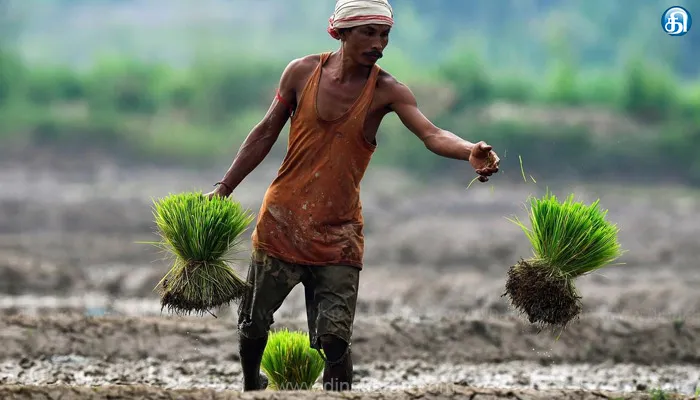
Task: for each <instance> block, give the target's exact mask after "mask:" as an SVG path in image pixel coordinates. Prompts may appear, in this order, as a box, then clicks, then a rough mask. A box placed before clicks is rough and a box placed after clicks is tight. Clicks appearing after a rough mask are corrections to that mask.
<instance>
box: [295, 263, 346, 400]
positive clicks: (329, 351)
mask: <svg viewBox="0 0 700 400" xmlns="http://www.w3.org/2000/svg"><path fill="white" fill-rule="evenodd" d="M309 272H310V273H309V274H308V277H307V280H306V282H304V285H305V286H306V289H307V292H306V300H307V316H308V319H309V332H310V333H311V346H312V347H314V348H316V349H323V352H324V354H325V358H326V367H325V370H324V373H323V376H324V378H323V386H324V389H326V390H334V391H342V390H351V389H352V375H353V366H352V356H351V351H350V347H351V337H352V330H353V323H354V318H355V309H356V305H357V294H358V287H359V274H360V270H359V269H358V268H355V267H352V266H347V265H328V266H323V267H310V268H309Z"/></svg>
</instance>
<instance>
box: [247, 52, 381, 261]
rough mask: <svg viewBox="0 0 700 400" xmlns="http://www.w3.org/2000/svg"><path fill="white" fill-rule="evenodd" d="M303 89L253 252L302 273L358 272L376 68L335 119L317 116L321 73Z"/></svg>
mask: <svg viewBox="0 0 700 400" xmlns="http://www.w3.org/2000/svg"><path fill="white" fill-rule="evenodd" d="M329 56H330V53H323V54H321V55H320V62H319V65H318V66H317V67H316V69H315V70H314V72H313V74H312V75H311V77H310V78H309V80H308V82H307V83H306V85H305V87H304V89H303V91H302V93H301V96H300V99H299V104H298V106H297V109H296V111H295V113H294V115H293V116H292V118H291V128H290V131H289V141H288V147H287V154H286V156H285V158H284V161H283V162H282V165H281V167H280V169H279V171H278V174H277V177H276V178H275V180H274V181H273V182H272V184H271V185H270V187H269V188H268V190H267V192H266V193H265V197H264V199H263V203H262V206H261V208H260V212H259V214H258V222H257V224H256V227H255V230H254V231H253V235H252V242H253V243H252V244H253V248H254V249H256V250H262V251H265V252H267V253H268V254H269V255H271V256H273V257H276V258H279V259H281V260H283V261H286V262H290V263H296V264H302V265H332V264H342V265H350V266H354V267H358V268H362V258H363V255H364V235H363V228H364V221H363V217H362V204H361V202H360V181H361V180H362V178H363V176H364V174H365V171H366V169H367V166H368V165H369V161H370V159H371V157H372V154H373V153H374V150H375V146H374V145H373V144H371V143H369V142H368V141H367V140H366V139H365V136H364V133H363V127H364V122H365V116H366V115H367V112H368V110H369V107H370V105H371V104H372V98H373V96H374V89H375V86H376V81H377V76H378V74H379V70H380V68H379V66H377V65H375V66H374V67H373V68H372V72H371V73H370V76H369V79H368V80H367V83H366V84H365V87H364V89H363V90H362V92H361V94H360V96H359V97H358V98H357V100H356V101H355V103H354V105H353V106H352V107H351V108H350V109H349V110H348V111H347V112H346V113H345V114H344V115H343V116H342V117H340V118H337V119H336V120H334V121H326V120H323V119H321V118H320V117H319V116H318V113H317V109H316V97H317V92H318V86H319V82H320V77H321V67H322V66H323V65H324V64H325V62H326V60H328V57H329Z"/></svg>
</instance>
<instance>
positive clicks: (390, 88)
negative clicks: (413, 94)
mask: <svg viewBox="0 0 700 400" xmlns="http://www.w3.org/2000/svg"><path fill="white" fill-rule="evenodd" d="M377 90H379V91H380V92H381V93H382V94H383V95H384V96H386V97H387V98H390V99H393V100H395V99H396V97H397V96H399V97H400V96H404V95H405V94H407V91H408V92H410V89H408V86H406V84H404V83H403V82H401V81H399V80H398V79H396V78H395V77H394V76H393V75H391V74H390V73H389V72H387V71H385V70H384V69H381V70H380V71H379V75H377Z"/></svg>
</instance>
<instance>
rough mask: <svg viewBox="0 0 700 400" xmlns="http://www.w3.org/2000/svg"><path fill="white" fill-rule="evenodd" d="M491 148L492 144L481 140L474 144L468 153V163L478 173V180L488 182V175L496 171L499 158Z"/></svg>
mask: <svg viewBox="0 0 700 400" xmlns="http://www.w3.org/2000/svg"><path fill="white" fill-rule="evenodd" d="M492 149H493V147H492V146H489V145H488V144H486V143H485V142H483V141H481V142H478V143H475V144H474V148H473V149H472V151H471V154H470V155H469V164H471V166H472V167H473V168H474V170H476V173H477V174H479V182H488V180H489V176H491V175H493V174H495V173H497V172H498V168H499V165H500V163H501V159H500V158H499V157H498V155H497V154H496V153H495V152H494V151H493V150H492Z"/></svg>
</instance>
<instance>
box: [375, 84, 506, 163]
mask: <svg viewBox="0 0 700 400" xmlns="http://www.w3.org/2000/svg"><path fill="white" fill-rule="evenodd" d="M390 85H391V86H390V89H389V93H390V99H391V100H390V105H389V107H390V108H391V109H392V110H393V111H394V112H395V113H396V115H398V117H399V119H400V120H401V122H402V123H403V124H404V125H405V126H406V128H408V129H409V130H410V131H411V132H413V133H414V134H415V135H416V136H417V137H418V138H419V139H420V140H421V141H423V143H424V144H425V147H426V148H427V149H428V150H430V151H432V152H433V153H435V154H437V155H439V156H443V157H447V158H453V159H457V160H464V161H470V162H471V163H472V165H473V166H474V167H475V168H477V170H476V172H477V173H478V174H480V175H484V176H490V175H491V174H493V173H496V172H498V165H499V163H500V160H499V158H498V156H497V155H496V154H495V153H493V152H492V151H491V146H489V145H487V144H486V143H484V142H477V143H472V142H470V141H468V140H464V139H462V138H461V137H459V136H457V135H455V134H454V133H452V132H450V131H447V130H445V129H441V128H438V127H437V126H435V124H433V123H432V122H431V121H430V120H429V119H428V118H427V117H426V116H425V115H423V113H422V112H421V111H420V109H419V108H418V102H417V101H416V98H415V96H414V95H413V93H412V92H411V90H410V89H409V88H408V87H407V86H406V85H404V84H402V83H400V82H398V81H395V80H393V82H392V83H391V84H390ZM489 154H491V157H492V158H491V160H493V163H491V162H486V159H487V157H489ZM472 156H474V157H472ZM475 158H476V159H482V160H483V162H476V161H475Z"/></svg>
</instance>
